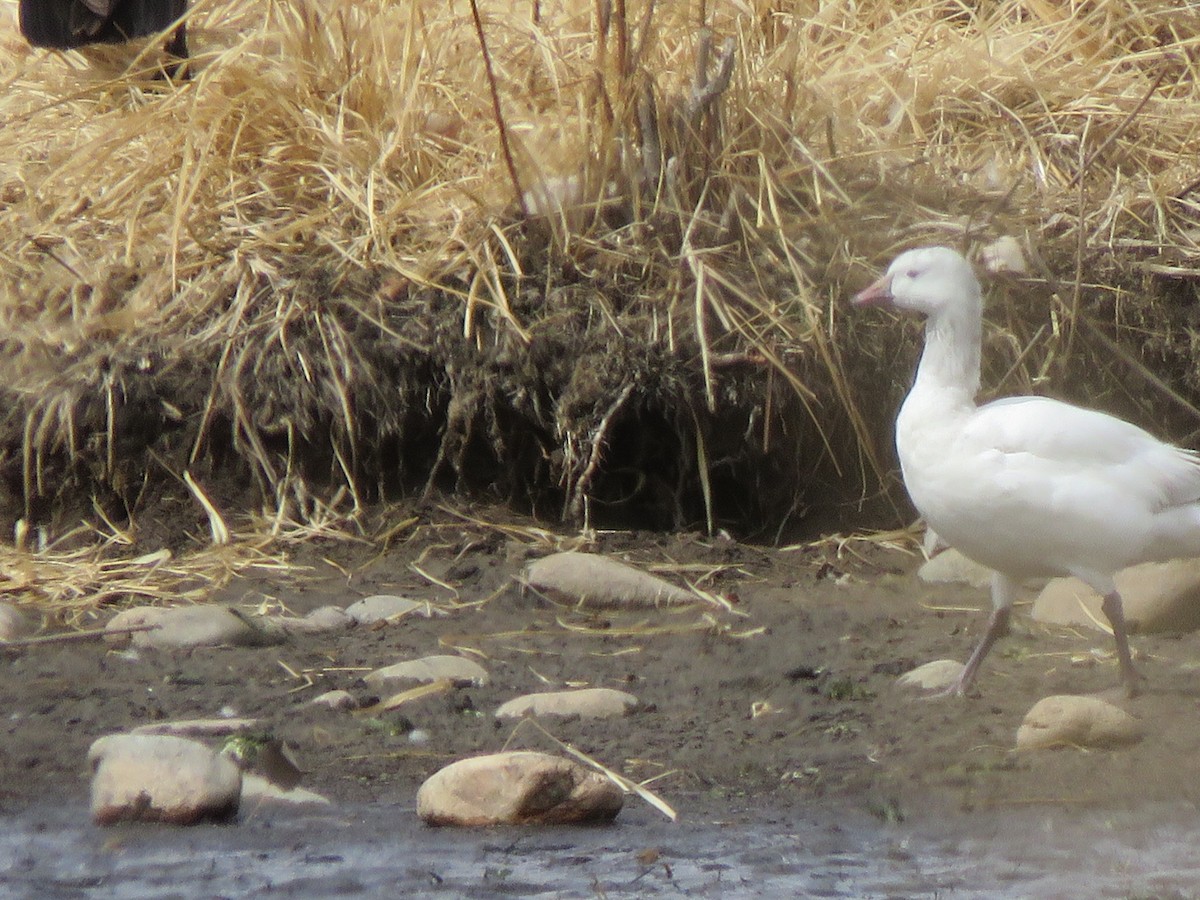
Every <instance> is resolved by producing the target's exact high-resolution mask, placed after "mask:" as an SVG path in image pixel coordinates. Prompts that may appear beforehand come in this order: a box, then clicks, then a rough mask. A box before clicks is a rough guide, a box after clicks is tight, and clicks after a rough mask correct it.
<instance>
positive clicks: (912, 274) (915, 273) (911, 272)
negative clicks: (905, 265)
mask: <svg viewBox="0 0 1200 900" xmlns="http://www.w3.org/2000/svg"><path fill="white" fill-rule="evenodd" d="M904 274H905V275H907V276H908V277H909V278H916V277H917V276H918V275H920V274H921V273H920V272H918V271H917V270H916V269H909V270H908V271H907V272H905V273H904Z"/></svg>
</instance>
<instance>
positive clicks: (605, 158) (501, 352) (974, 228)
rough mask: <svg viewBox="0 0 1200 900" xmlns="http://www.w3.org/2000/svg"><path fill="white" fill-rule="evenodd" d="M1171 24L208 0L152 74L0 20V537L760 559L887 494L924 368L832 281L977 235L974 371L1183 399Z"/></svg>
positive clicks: (1192, 139) (760, 0)
mask: <svg viewBox="0 0 1200 900" xmlns="http://www.w3.org/2000/svg"><path fill="white" fill-rule="evenodd" d="M5 5H6V6H7V7H8V8H9V9H11V3H6V4H5ZM1178 7H1179V4H1176V3H1169V2H1134V0H1113V2H1072V3H1052V2H1049V0H996V2H978V3H966V2H935V0H907V2H906V0H897V2H895V3H889V4H818V3H815V2H814V3H805V2H800V3H790V2H789V3H778V2H764V0H740V2H715V0H713V2H709V3H702V2H694V3H687V4H666V3H661V4H649V3H646V2H634V0H628V2H622V0H613V2H608V0H595V2H585V0H561V2H550V0H543V2H536V0H509V2H493V0H482V2H480V3H479V4H478V7H477V9H478V12H479V20H478V21H479V24H480V25H481V29H480V31H478V32H477V30H476V27H475V24H474V22H473V18H472V15H471V13H472V11H473V9H475V8H476V7H475V4H474V3H470V2H466V0H455V2H452V3H444V2H436V3H435V2H424V0H414V2H395V0H325V2H316V0H293V2H286V3H284V2H268V3H263V2H260V0H254V2H250V0H198V2H196V3H195V4H194V6H193V8H192V10H191V12H190V14H189V15H190V19H189V27H190V34H191V35H192V43H193V48H194V50H195V60H194V64H193V70H194V78H193V79H192V80H191V81H188V82H179V83H172V82H169V81H164V80H160V79H158V80H156V79H155V78H153V77H152V76H153V75H154V73H155V72H156V71H157V67H158V65H159V61H158V59H157V56H156V52H155V47H154V46H153V44H151V45H150V46H148V47H146V48H144V49H143V50H141V51H140V52H139V51H131V50H129V49H128V48H104V49H103V50H96V51H89V56H88V58H86V59H85V57H84V56H83V55H82V54H79V53H68V54H57V53H45V52H42V51H31V50H29V49H28V48H25V47H24V46H23V45H22V44H21V43H20V42H19V40H18V39H16V38H15V37H14V36H13V35H12V32H11V29H9V30H7V31H3V32H0V34H2V35H3V36H2V37H0V50H2V51H3V56H2V58H0V322H2V327H3V333H4V334H5V335H6V337H5V338H4V341H3V345H4V349H5V354H4V357H3V362H2V365H3V376H4V377H3V384H4V394H5V401H6V409H7V410H8V412H7V413H6V414H5V416H4V418H3V419H0V476H2V480H0V493H4V492H7V493H8V494H9V495H10V496H9V497H8V498H7V502H6V503H0V506H4V507H6V508H7V509H8V513H9V516H8V518H7V520H6V522H5V524H10V523H12V522H13V521H14V520H15V519H16V518H17V517H23V518H24V519H25V520H27V521H31V522H51V523H58V522H60V521H61V520H64V519H65V520H70V519H71V518H72V517H74V516H76V515H77V514H78V511H79V509H80V508H83V509H85V510H90V509H91V508H93V507H94V508H95V509H97V510H100V511H101V512H103V513H104V514H105V515H108V516H109V517H111V518H112V519H114V520H119V521H120V522H121V523H132V524H121V526H120V527H122V528H126V527H128V528H130V529H132V530H136V523H137V519H138V514H139V512H140V511H141V510H143V509H145V508H146V507H147V506H148V505H149V504H150V503H151V502H152V501H154V500H156V499H157V498H159V497H160V496H162V495H163V494H168V495H170V496H174V497H183V498H192V499H190V500H189V501H188V502H189V503H190V505H191V508H192V510H193V515H194V517H195V521H199V522H206V523H208V524H209V525H211V527H212V529H213V531H212V533H213V536H214V538H217V537H218V534H219V528H218V525H219V523H220V522H221V510H222V509H225V510H235V509H238V508H241V509H245V508H247V507H249V508H254V507H259V508H260V509H265V510H266V512H267V515H268V521H274V522H275V523H277V524H278V523H281V522H289V521H299V522H313V521H316V522H320V521H324V520H327V519H329V518H331V517H332V518H337V517H349V518H351V519H353V518H355V517H357V516H360V515H361V514H362V510H363V509H364V507H365V506H366V504H368V503H370V502H373V501H375V500H377V499H378V498H380V497H386V496H394V495H396V494H397V493H401V492H411V491H413V490H422V489H428V490H439V489H470V490H480V489H482V490H487V491H492V492H494V493H498V494H500V495H501V496H503V497H506V498H508V499H511V500H513V501H515V502H517V503H519V504H521V505H524V506H526V507H527V508H531V509H533V510H534V511H537V512H540V513H549V514H551V515H562V516H563V517H565V518H567V519H569V520H572V521H575V522H584V523H587V522H590V521H591V520H592V519H593V518H594V517H601V516H607V517H611V516H613V515H620V514H621V513H622V511H628V516H629V518H636V519H639V520H641V521H646V520H647V519H649V520H651V521H654V522H656V523H657V524H662V525H683V524H694V523H698V522H704V523H706V524H707V525H708V527H709V528H715V527H718V526H720V525H722V524H725V523H732V524H734V525H736V526H737V527H739V528H740V529H742V530H743V531H752V532H754V531H756V530H757V529H763V530H757V533H758V534H759V535H762V536H767V537H769V536H771V535H773V534H774V533H775V530H776V529H777V528H779V527H781V526H782V524H783V523H787V522H794V521H795V520H796V519H798V518H799V517H800V516H801V515H802V514H803V512H804V510H805V507H806V504H807V503H809V502H810V501H812V500H814V499H815V500H820V499H821V496H822V494H823V493H824V494H830V493H832V494H833V495H834V496H838V497H841V498H842V499H845V498H846V497H853V496H856V495H858V496H863V497H870V496H873V495H879V494H887V492H889V491H892V490H893V489H894V487H895V485H894V481H893V480H892V479H891V477H890V475H889V474H888V473H889V471H890V467H891V462H890V461H891V455H890V451H889V450H887V449H886V447H887V442H888V435H889V433H890V432H889V426H888V422H889V419H890V415H891V412H892V410H893V409H894V406H895V402H896V400H897V398H898V393H899V391H900V390H901V389H902V386H903V381H904V377H903V373H904V372H905V371H906V364H905V363H904V362H901V360H902V359H903V360H907V359H910V358H911V342H910V341H908V340H907V339H906V338H905V337H904V336H903V334H902V332H901V331H900V330H899V329H896V328H895V326H894V325H893V324H891V323H885V322H882V321H880V320H878V319H871V318H870V317H866V318H865V319H860V321H846V320H844V315H843V311H842V307H841V305H840V299H841V298H842V297H844V296H845V295H846V294H847V293H848V292H849V291H850V290H851V289H853V288H855V287H858V286H860V285H861V284H862V283H863V282H864V281H865V280H866V278H867V276H868V274H869V273H870V272H871V271H872V270H874V269H875V268H877V267H878V266H880V265H881V264H883V263H885V262H886V261H887V259H888V258H889V257H890V255H891V254H893V253H894V252H895V251H897V250H898V249H900V248H902V247H905V246H910V245H912V244H915V243H919V242H928V241H938V242H942V243H950V244H954V245H957V246H960V247H962V248H964V249H968V250H972V251H974V250H977V249H978V248H979V247H981V246H983V245H985V244H987V243H989V242H991V241H992V240H994V239H995V238H997V237H999V236H1001V235H1004V234H1010V235H1014V236H1016V237H1017V238H1018V239H1019V240H1020V241H1021V243H1022V244H1023V245H1024V246H1025V248H1026V250H1027V252H1028V255H1029V257H1030V259H1031V260H1032V267H1031V275H1030V276H1029V277H1028V278H1026V279H1024V280H1023V281H1020V282H1017V281H1014V280H1012V279H1008V280H1005V279H997V280H996V282H995V283H994V284H993V285H992V294H993V299H994V301H995V302H994V305H993V312H992V318H993V321H994V324H995V325H996V326H998V327H997V328H996V329H995V331H994V337H993V339H992V346H991V347H990V348H989V353H990V355H991V358H992V359H993V360H995V365H996V371H995V372H994V373H993V376H994V377H993V379H992V383H996V384H1002V386H1003V389H1004V390H1014V389H1031V388H1032V389H1040V388H1041V387H1042V385H1043V384H1046V383H1049V382H1053V381H1058V380H1059V379H1061V378H1062V377H1063V376H1064V375H1069V374H1071V373H1073V372H1074V373H1080V372H1083V373H1087V374H1088V376H1089V378H1088V380H1087V382H1086V388H1085V389H1086V390H1090V391H1093V392H1108V393H1111V394H1113V397H1112V398H1110V399H1112V400H1113V402H1114V403H1116V404H1117V405H1121V403H1122V402H1123V401H1122V400H1121V398H1120V397H1119V396H1118V395H1119V394H1120V392H1122V391H1124V392H1126V393H1127V394H1128V398H1129V399H1128V402H1126V403H1125V405H1128V406H1133V405H1136V404H1142V403H1143V402H1144V401H1143V400H1142V399H1141V398H1142V397H1143V395H1144V394H1145V393H1146V391H1145V387H1146V385H1147V384H1149V385H1151V387H1152V388H1153V390H1152V392H1151V393H1152V395H1153V396H1156V397H1159V398H1160V399H1161V401H1162V402H1161V404H1160V405H1159V406H1157V407H1151V408H1145V409H1142V414H1143V415H1150V414H1158V413H1161V412H1162V411H1163V410H1169V411H1173V412H1176V413H1183V414H1184V415H1186V416H1193V415H1194V414H1195V410H1194V409H1193V408H1192V406H1191V402H1190V401H1191V398H1194V397H1196V396H1200V377H1198V375H1197V372H1196V370H1195V367H1194V366H1193V364H1192V363H1191V356H1192V353H1191V345H1192V343H1193V342H1194V337H1193V336H1192V335H1193V334H1194V331H1193V328H1192V322H1191V319H1190V315H1191V314H1190V313H1189V312H1188V308H1189V307H1190V305H1192V304H1194V302H1195V295H1194V291H1193V285H1194V284H1195V281H1196V279H1197V277H1198V276H1200V245H1198V243H1197V236H1198V235H1200V230H1198V229H1197V194H1196V188H1197V187H1198V186H1200V136H1198V134H1197V130H1198V129H1200V88H1198V87H1197V77H1196V75H1197V72H1196V63H1195V59H1196V57H1197V45H1198V42H1200V11H1193V10H1190V9H1182V10H1181V9H1179V8H1178ZM2 21H3V16H2V15H0V22H2ZM480 33H482V35H483V38H484V41H485V42H486V54H485V53H484V51H483V50H482V49H481V44H480V39H479V38H480ZM489 69H490V72H491V76H492V81H491V82H489V77H488V72H489ZM492 84H494V86H495V90H494V93H493V91H492V89H491V85H492ZM1150 301H1153V302H1150ZM1114 334H1115V335H1116V337H1117V340H1116V341H1115V342H1114V340H1113V335H1114ZM1155 373H1157V374H1155ZM1155 379H1157V382H1158V383H1157V386H1155ZM1168 383H1172V384H1173V385H1174V387H1168ZM881 384H885V385H887V388H886V389H881V388H880V387H879V386H880V385H881ZM1099 402H1105V401H1104V400H1101V401H1099ZM1197 418H1200V417H1197ZM1176 421H1178V422H1181V423H1182V422H1183V421H1184V420H1183V419H1178V420H1176ZM1191 424H1192V425H1193V426H1194V424H1195V422H1192V423H1191ZM80 497H84V498H87V499H86V500H84V501H83V502H82V503H81V502H80V500H79V498H80ZM201 498H203V500H202V499H201ZM3 499H5V498H4V497H0V500H3ZM197 501H200V502H197ZM205 501H207V505H204V503H205ZM64 510H65V512H64ZM655 517H656V518H655ZM192 524H194V523H192Z"/></svg>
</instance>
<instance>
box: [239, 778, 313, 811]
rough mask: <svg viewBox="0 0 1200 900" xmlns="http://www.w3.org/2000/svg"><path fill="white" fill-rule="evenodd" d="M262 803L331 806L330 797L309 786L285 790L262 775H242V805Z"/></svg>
mask: <svg viewBox="0 0 1200 900" xmlns="http://www.w3.org/2000/svg"><path fill="white" fill-rule="evenodd" d="M262 803H281V804H288V805H304V804H308V805H313V806H330V805H331V801H330V800H329V798H328V797H324V796H322V795H321V794H318V793H317V792H316V791H310V790H308V789H307V788H302V787H294V788H291V789H290V790H285V789H284V788H282V787H280V786H279V785H277V784H272V783H271V781H270V780H268V779H266V778H263V777H262V776H261V775H255V774H253V773H251V772H247V773H245V774H243V775H242V805H243V806H248V805H250V804H253V805H255V806H257V805H259V804H262Z"/></svg>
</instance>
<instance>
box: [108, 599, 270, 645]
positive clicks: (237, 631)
mask: <svg viewBox="0 0 1200 900" xmlns="http://www.w3.org/2000/svg"><path fill="white" fill-rule="evenodd" d="M138 625H155V626H157V627H156V628H152V629H150V630H148V631H134V632H132V633H129V634H113V635H112V636H111V639H112V640H114V641H121V642H125V641H128V642H129V643H130V644H132V645H133V646H134V647H159V648H177V647H217V646H230V647H259V646H263V645H265V644H268V643H277V642H278V637H276V636H273V635H271V634H268V633H267V632H265V631H263V630H262V629H260V628H256V627H255V626H254V625H252V624H251V623H250V622H249V621H247V620H246V619H245V618H244V617H242V616H240V615H238V614H237V613H235V612H233V611H232V610H231V609H229V608H228V607H226V606H215V605H214V606H139V607H135V608H134V609H127V610H124V611H122V612H119V613H117V615H115V616H113V617H112V619H111V620H109V622H108V625H106V626H105V627H106V628H107V629H108V630H109V631H116V630H117V629H121V628H129V627H136V626H138Z"/></svg>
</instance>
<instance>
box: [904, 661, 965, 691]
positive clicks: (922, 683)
mask: <svg viewBox="0 0 1200 900" xmlns="http://www.w3.org/2000/svg"><path fill="white" fill-rule="evenodd" d="M964 668H966V667H965V666H964V665H963V664H962V663H960V662H959V661H958V660H956V659H935V660H934V661H933V662H927V663H925V664H924V665H923V666H917V667H916V668H915V669H910V670H909V671H907V672H905V673H904V674H903V675H901V676H900V677H899V678H897V679H896V684H898V685H900V687H905V688H917V689H918V690H922V691H940V690H943V689H945V688H948V687H950V685H952V684H954V682H955V680H956V679H957V678H958V676H959V675H961V674H962V671H963V669H964Z"/></svg>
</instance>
